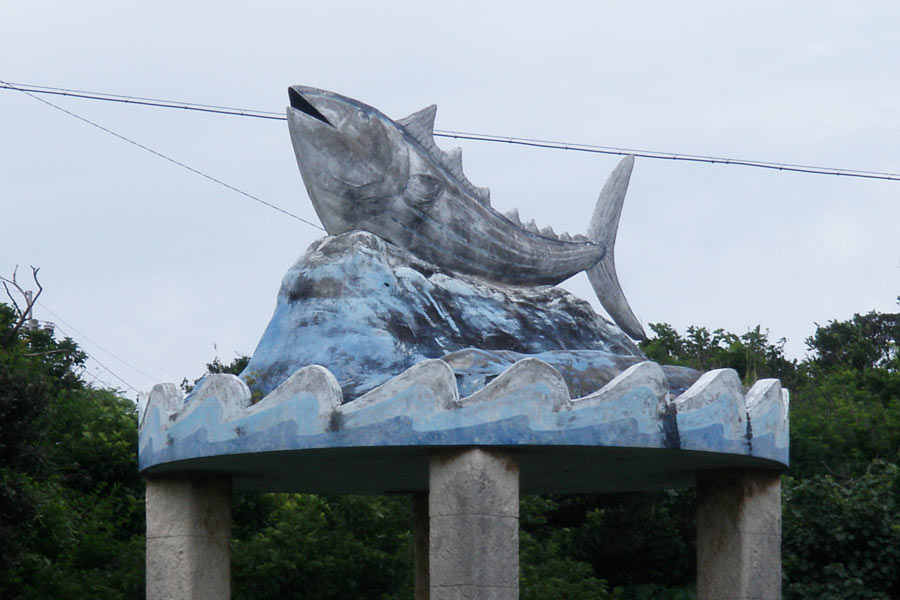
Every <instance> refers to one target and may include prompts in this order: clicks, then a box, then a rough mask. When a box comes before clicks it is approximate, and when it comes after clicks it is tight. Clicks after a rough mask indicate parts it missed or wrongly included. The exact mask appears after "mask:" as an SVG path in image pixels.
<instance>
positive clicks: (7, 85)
mask: <svg viewBox="0 0 900 600" xmlns="http://www.w3.org/2000/svg"><path fill="white" fill-rule="evenodd" d="M0 87H2V88H4V89H11V90H18V91H20V92H22V93H23V94H25V95H26V96H29V97H31V98H33V99H35V100H37V101H38V102H41V103H43V104H46V105H47V106H50V107H53V108H55V109H56V110H58V111H61V112H64V113H65V114H67V115H69V116H72V117H75V118H76V119H78V120H79V121H83V122H85V123H87V124H88V125H91V126H93V127H96V128H97V129H99V130H101V131H105V132H106V133H108V134H110V135H113V136H115V137H117V138H119V139H120V140H122V141H125V142H128V143H129V144H132V145H134V146H137V147H138V148H140V149H141V150H146V151H147V152H149V153H151V154H153V155H155V156H158V157H159V158H162V159H164V160H167V161H169V162H170V163H173V164H175V165H178V166H179V167H181V168H183V169H187V170H188V171H190V172H192V173H194V174H196V175H199V176H201V177H204V178H206V179H208V180H210V181H212V182H214V183H217V184H219V185H221V186H223V187H226V188H228V189H229V190H231V191H233V192H237V193H238V194H241V195H242V196H245V197H247V198H250V199H251V200H254V201H256V202H259V203H260V204H263V205H265V206H268V207H269V208H271V209H273V210H277V211H278V212H280V213H283V214H285V215H287V216H289V217H292V218H294V219H297V220H298V221H301V222H303V223H306V224H307V225H311V226H312V227H315V228H316V229H321V230H322V231H325V228H324V227H321V226H319V225H317V224H315V223H313V222H312V221H307V220H306V219H304V218H303V217H300V216H297V215H295V214H294V213H292V212H288V211H286V210H285V209H283V208H281V207H279V206H276V205H274V204H271V203H269V202H266V201H265V200H263V199H262V198H258V197H257V196H254V195H253V194H250V193H247V192H245V191H244V190H241V189H238V188H236V187H234V186H233V185H231V184H228V183H225V182H224V181H222V180H221V179H217V178H216V177H213V176H212V175H208V174H206V173H204V172H203V171H200V170H199V169H195V168H194V167H191V166H189V165H187V164H185V163H183V162H181V161H179V160H176V159H174V158H172V157H171V156H168V155H166V154H163V153H162V152H158V151H157V150H154V149H153V148H150V147H149V146H145V145H144V144H141V143H140V142H137V141H135V140H133V139H131V138H128V137H125V136H124V135H122V134H120V133H116V132H115V131H113V130H112V129H109V128H107V127H104V126H103V125H100V124H99V123H96V122H94V121H91V120H90V119H88V118H86V117H82V116H81V115H79V114H76V113H74V112H72V111H70V110H66V109H65V108H63V107H61V106H59V105H57V104H54V103H52V102H50V101H48V100H44V99H43V98H40V97H38V96H36V95H35V94H34V93H32V91H31V90H28V89H25V88H21V87H18V86H16V85H14V84H11V83H8V82H6V81H3V80H2V79H0ZM35 93H42V92H35ZM83 97H86V96H83ZM97 99H102V98H97ZM204 110H205V109H204ZM206 112H209V111H206Z"/></svg>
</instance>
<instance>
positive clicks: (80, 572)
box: [0, 305, 900, 600]
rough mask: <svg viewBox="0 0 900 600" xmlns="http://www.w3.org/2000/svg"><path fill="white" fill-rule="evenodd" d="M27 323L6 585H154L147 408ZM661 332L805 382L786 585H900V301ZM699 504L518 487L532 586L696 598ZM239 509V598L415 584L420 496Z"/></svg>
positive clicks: (36, 588)
mask: <svg viewBox="0 0 900 600" xmlns="http://www.w3.org/2000/svg"><path fill="white" fill-rule="evenodd" d="M16 319H17V314H16V312H15V311H14V310H13V309H11V308H9V307H7V306H6V305H0V339H2V340H3V344H2V345H0V540H2V543H0V572H2V577H0V597H2V598H136V597H141V595H142V593H143V592H142V590H143V551H144V547H143V528H144V525H143V518H144V515H143V503H142V496H143V484H142V482H141V481H140V479H139V478H138V476H137V461H136V445H137V444H136V440H137V433H136V415H135V410H134V407H133V405H132V403H131V402H130V401H127V400H124V399H122V398H121V397H119V395H117V393H116V392H115V391H111V390H105V389H97V388H95V387H92V386H91V385H88V384H87V383H85V382H84V381H83V380H82V379H81V378H80V376H79V375H78V373H79V372H80V367H81V365H82V363H83V361H84V358H85V357H84V355H83V354H82V353H81V352H80V351H79V350H78V348H77V346H76V345H75V344H74V343H73V342H72V340H69V339H63V340H57V339H54V337H53V336H52V334H51V333H49V332H46V331H40V330H31V331H29V330H25V329H22V330H20V331H18V332H16V335H14V336H6V335H5V334H6V333H7V332H9V331H10V330H11V328H12V326H13V324H14V323H15V322H16ZM650 327H651V329H652V331H653V332H654V333H655V337H654V338H653V339H651V340H649V341H648V342H646V343H645V344H644V345H643V349H644V351H645V352H646V354H647V355H648V356H649V357H650V358H652V359H653V360H656V361H657V362H660V363H663V364H680V365H686V366H693V367H696V368H698V369H710V368H717V367H724V366H728V367H732V368H735V369H736V370H737V371H738V373H739V374H740V376H741V378H742V379H743V381H744V382H745V383H746V384H750V383H752V381H754V380H755V379H758V378H761V377H779V378H781V379H782V381H783V382H784V384H785V385H786V386H787V387H789V388H790V389H791V460H792V464H791V468H790V470H789V472H788V473H787V474H786V475H785V477H784V479H783V491H784V494H783V501H784V520H783V533H784V543H783V558H784V576H785V586H784V594H785V597H787V598H797V599H806V598H816V599H821V600H830V599H835V600H836V599H843V598H897V597H900V504H898V498H900V464H898V463H900V455H898V449H900V355H898V348H900V314H888V313H874V312H873V313H869V314H865V315H854V316H853V317H852V318H851V319H848V320H846V321H832V322H829V323H827V324H825V325H821V326H818V327H817V330H816V332H815V334H814V335H813V336H811V337H810V338H809V339H808V340H807V346H808V356H807V358H805V359H804V360H802V361H792V360H788V359H787V358H785V356H784V353H783V340H779V341H777V342H774V343H773V342H770V341H769V339H768V333H767V332H765V331H764V330H762V329H761V328H759V327H756V328H753V329H750V330H749V331H747V332H746V333H744V334H740V335H738V334H733V333H729V332H725V331H723V330H714V331H709V330H708V329H705V328H702V327H691V328H688V329H687V331H686V332H685V333H684V334H680V333H678V332H677V331H676V330H675V329H674V328H672V327H671V326H669V325H666V324H652V325H651V326H650ZM245 364H246V358H245V357H240V358H238V359H236V360H235V361H233V362H232V363H231V364H223V363H222V362H221V361H219V360H215V361H213V362H212V363H210V364H209V365H207V371H208V372H235V371H239V370H240V369H241V368H242V367H243V366H244V365H245ZM184 385H185V387H186V388H187V387H190V384H189V383H188V382H187V381H185V384H184ZM694 509H695V501H694V494H693V491H692V490H670V491H663V492H653V493H639V494H608V495H580V496H541V497H536V496H532V497H526V498H523V499H522V504H521V531H520V535H521V537H520V548H521V551H520V557H521V596H522V598H524V599H527V600H557V599H558V600H563V599H567V598H579V599H586V600H607V599H617V600H629V599H631V600H639V599H651V598H652V599H657V600H659V599H662V600H666V599H668V600H682V599H687V598H693V597H694V592H693V581H694V578H695V564H694V560H695V559H694V552H695V542H694V535H695V533H694V530H695V521H694ZM233 516H234V528H233V544H232V550H233V552H232V556H233V582H234V585H233V597H234V598H235V599H248V600H249V599H255V598H271V597H283V598H310V597H316V598H323V599H328V598H371V599H373V600H375V599H378V600H386V599H390V598H397V599H399V598H410V597H411V596H412V585H413V582H412V572H413V552H412V534H411V529H412V515H411V508H410V502H409V499H408V498H405V497H352V496H343V497H323V496H313V495H304V494H263V493H247V492H243V493H235V497H234V509H233ZM313 590H314V592H313Z"/></svg>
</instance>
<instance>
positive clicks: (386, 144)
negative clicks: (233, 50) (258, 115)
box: [287, 86, 409, 235]
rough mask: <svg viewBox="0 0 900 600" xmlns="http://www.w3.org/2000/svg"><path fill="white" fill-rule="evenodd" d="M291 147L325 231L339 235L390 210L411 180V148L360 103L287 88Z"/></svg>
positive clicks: (306, 89)
mask: <svg viewBox="0 0 900 600" xmlns="http://www.w3.org/2000/svg"><path fill="white" fill-rule="evenodd" d="M288 96H289V98H290V103H291V105H290V107H288V109H287V116H288V127H289V129H290V133H291V142H292V144H293V146H294V153H295V154H296V156H297V164H298V165H299V167H300V173H301V175H302V176H303V182H304V184H305V185H306V190H307V193H308V194H309V198H310V200H311V201H312V203H313V207H314V208H315V210H316V214H318V216H319V219H320V220H321V221H322V224H323V225H324V226H325V230H326V231H327V232H328V233H329V234H331V235H337V234H339V233H344V232H346V231H351V230H353V229H360V228H361V227H360V224H361V223H363V222H365V221H366V220H367V219H371V218H374V217H377V216H378V215H379V214H381V213H383V212H384V211H386V210H388V208H389V206H390V202H391V199H392V198H395V197H397V196H398V195H400V194H402V192H403V190H404V189H405V188H406V187H407V183H408V180H409V149H408V144H407V142H406V141H405V140H404V137H403V134H402V132H401V131H400V129H399V128H398V126H397V124H396V123H394V121H392V120H391V119H389V118H388V117H386V116H385V115H384V114H382V113H381V112H379V111H378V110H377V109H375V108H372V107H371V106H368V105H366V104H363V103H362V102H359V101H358V100H354V99H352V98H347V97H346V96H341V95H340V94H335V93H334V92H328V91H325V90H319V89H316V88H310V87H304V86H291V87H290V88H288Z"/></svg>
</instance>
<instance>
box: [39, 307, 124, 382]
mask: <svg viewBox="0 0 900 600" xmlns="http://www.w3.org/2000/svg"><path fill="white" fill-rule="evenodd" d="M48 312H49V311H48ZM55 327H56V328H57V329H59V330H60V331H62V333H63V335H65V336H66V337H68V338H71V337H72V336H71V335H69V334H68V333H66V332H65V331H64V330H63V328H62V327H60V326H59V325H57V324H55ZM81 351H82V352H84V353H85V354H86V355H87V357H88V358H90V359H91V360H92V361H94V362H95V363H97V364H98V365H100V366H101V367H103V369H105V370H106V372H107V373H109V374H110V375H112V376H113V377H115V378H116V379H118V380H119V381H121V382H122V383H124V384H125V385H126V386H128V387H129V388H131V390H132V391H133V392H135V393H137V394H139V393H140V390H138V389H137V388H136V387H134V386H133V385H131V384H130V383H128V382H127V381H125V380H124V379H122V378H121V377H119V376H118V375H116V374H115V373H114V372H113V371H112V369H110V368H109V367H107V366H106V365H104V364H103V363H102V362H100V361H99V360H97V357H96V356H94V355H92V354H91V353H90V352H88V351H87V350H85V349H84V348H81Z"/></svg>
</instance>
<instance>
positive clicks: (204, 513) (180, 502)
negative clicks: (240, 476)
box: [147, 473, 231, 600]
mask: <svg viewBox="0 0 900 600" xmlns="http://www.w3.org/2000/svg"><path fill="white" fill-rule="evenodd" d="M230 533H231V478H230V477H227V476H220V475H206V474H190V473H179V474H171V475H157V476H150V477H148V478H147V600H187V599H190V600H213V599H215V600H222V599H224V600H227V599H228V598H230V597H231V551H230V548H229V545H228V544H229V536H230Z"/></svg>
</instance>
